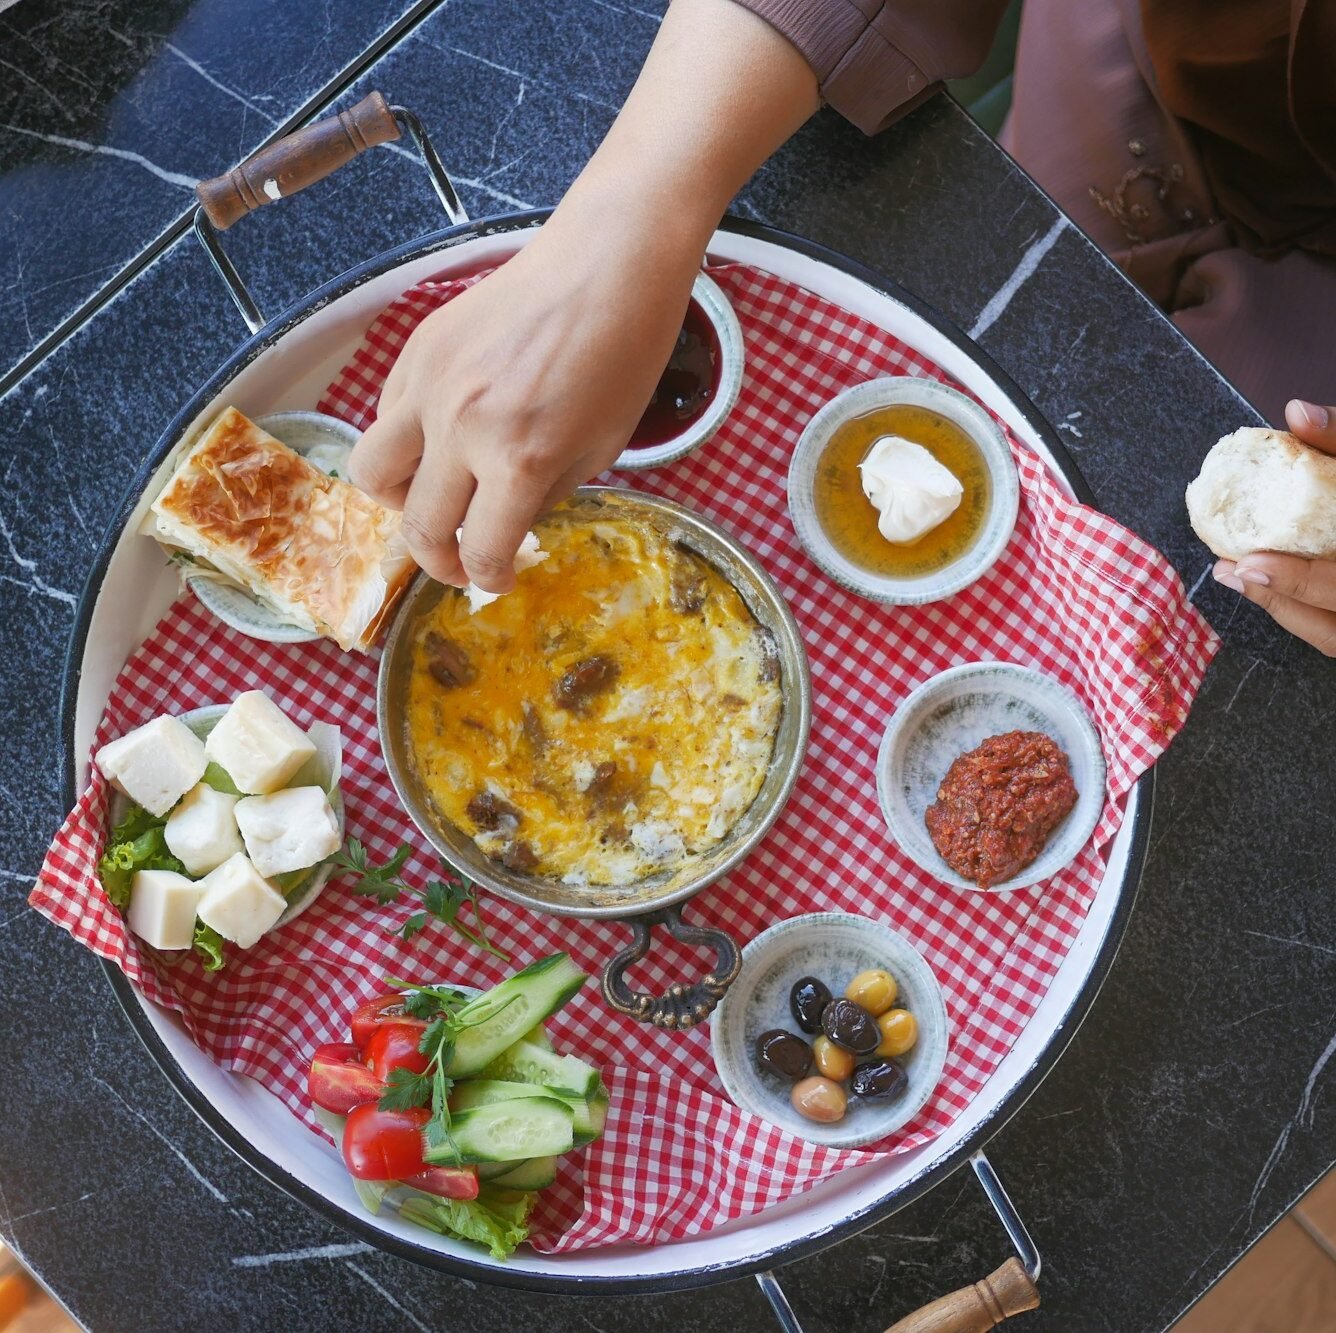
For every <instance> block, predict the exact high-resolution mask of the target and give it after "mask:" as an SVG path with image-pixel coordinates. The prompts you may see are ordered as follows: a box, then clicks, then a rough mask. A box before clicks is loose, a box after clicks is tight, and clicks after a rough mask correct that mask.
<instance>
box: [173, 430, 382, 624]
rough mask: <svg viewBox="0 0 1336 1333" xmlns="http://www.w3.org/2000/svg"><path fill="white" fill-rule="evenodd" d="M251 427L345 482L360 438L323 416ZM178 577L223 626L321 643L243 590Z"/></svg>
mask: <svg viewBox="0 0 1336 1333" xmlns="http://www.w3.org/2000/svg"><path fill="white" fill-rule="evenodd" d="M255 424H256V425H257V426H259V428H260V429H261V430H266V431H268V432H269V434H270V435H272V436H273V437H274V438H275V439H276V440H281V441H282V442H283V443H284V444H286V445H287V446H288V448H289V449H291V450H292V451H293V453H297V454H301V455H302V457H304V458H305V457H308V456H309V457H310V458H311V461H312V463H313V464H314V465H315V466H316V467H318V468H320V470H321V471H322V472H330V473H336V474H337V475H338V476H339V477H341V478H343V479H344V480H347V476H348V473H347V466H346V464H347V458H348V455H349V454H350V453H351V452H352V448H353V445H355V444H356V443H357V441H358V440H359V439H360V438H361V435H362V433H361V431H359V430H358V429H357V427H356V426H350V425H349V424H348V423H347V422H346V421H340V420H339V419H338V418H337V417H331V416H326V415H325V414H324V413H323V412H271V413H270V414H269V415H268V416H263V417H257V418H256V419H255ZM340 464H342V466H340ZM182 578H183V580H184V582H185V584H186V586H187V587H188V588H189V589H190V591H191V592H192V593H194V594H195V596H196V597H197V598H198V599H199V601H200V603H201V604H202V605H203V606H204V607H206V608H207V609H208V610H209V611H211V612H212V613H213V614H214V615H215V616H217V617H218V619H219V620H221V621H222V622H223V624H224V625H230V626H231V627H232V628H233V629H235V630H239V631H240V632H241V633H242V634H245V635H247V636H248V637H250V638H252V639H262V640H264V642H266V643H311V642H313V641H314V640H316V639H318V638H320V635H319V634H316V633H313V632H312V631H311V630H308V629H301V628H300V627H299V626H297V625H292V624H289V623H288V622H287V621H283V620H280V619H279V618H278V617H277V616H276V615H275V614H274V613H273V612H272V611H271V610H270V609H269V608H268V607H267V606H265V605H263V604H262V603H261V602H259V601H257V600H256V599H255V598H254V597H252V596H251V594H250V593H248V592H247V591H246V590H245V589H244V588H238V587H236V586H235V585H234V584H231V583H222V582H220V581H219V580H217V579H215V578H210V577H208V576H207V575H199V576H195V577H192V576H191V574H190V567H189V566H188V565H187V566H185V572H184V573H183V575H182Z"/></svg>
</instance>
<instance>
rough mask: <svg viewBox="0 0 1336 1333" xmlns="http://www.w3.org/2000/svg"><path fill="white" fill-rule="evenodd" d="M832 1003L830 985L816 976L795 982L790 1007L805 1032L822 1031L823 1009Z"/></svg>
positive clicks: (790, 995) (790, 993)
mask: <svg viewBox="0 0 1336 1333" xmlns="http://www.w3.org/2000/svg"><path fill="white" fill-rule="evenodd" d="M829 1003H830V987H829V986H827V985H826V983H825V982H824V981H818V980H817V979H816V978H815V977H803V978H801V979H800V980H798V981H795V982H794V983H793V989H792V990H791V991H790V992H789V1008H790V1009H792V1010H793V1017H794V1018H795V1019H796V1020H797V1023H798V1026H799V1027H800V1028H802V1030H803V1031H804V1032H812V1033H816V1032H820V1031H821V1011H822V1010H823V1009H825V1007H826V1006H827V1005H828V1004H829Z"/></svg>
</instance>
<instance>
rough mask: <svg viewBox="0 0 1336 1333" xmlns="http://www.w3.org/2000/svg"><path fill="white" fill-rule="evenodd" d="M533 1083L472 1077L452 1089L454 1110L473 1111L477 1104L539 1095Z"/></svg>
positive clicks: (451, 1102)
mask: <svg viewBox="0 0 1336 1333" xmlns="http://www.w3.org/2000/svg"><path fill="white" fill-rule="evenodd" d="M542 1095H543V1094H542V1093H540V1092H537V1091H536V1090H535V1088H534V1085H533V1084H532V1083H505V1082H502V1081H501V1080H499V1079H494V1078H471V1079H469V1080H468V1082H466V1083H456V1084H455V1086H454V1087H453V1088H452V1089H451V1090H450V1109H451V1110H452V1111H471V1110H473V1108H474V1107H475V1106H490V1105H491V1104H492V1103H493V1102H513V1101H518V1100H519V1098H521V1097H539V1096H542Z"/></svg>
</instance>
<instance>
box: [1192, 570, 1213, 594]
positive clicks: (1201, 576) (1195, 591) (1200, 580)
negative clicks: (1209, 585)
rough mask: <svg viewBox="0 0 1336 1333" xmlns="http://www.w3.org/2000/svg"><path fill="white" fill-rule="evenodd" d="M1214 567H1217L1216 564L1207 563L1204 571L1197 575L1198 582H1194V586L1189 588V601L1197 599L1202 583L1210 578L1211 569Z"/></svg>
mask: <svg viewBox="0 0 1336 1333" xmlns="http://www.w3.org/2000/svg"><path fill="white" fill-rule="evenodd" d="M1214 568H1215V566H1214V565H1207V566H1206V568H1205V569H1203V570H1202V572H1201V573H1200V574H1198V575H1197V581H1196V583H1194V584H1193V585H1192V587H1190V588H1189V589H1188V601H1190V602H1191V601H1194V600H1195V599H1196V596H1197V594H1198V593H1199V592H1200V591H1201V585H1202V584H1203V583H1205V582H1206V580H1207V579H1208V578H1210V576H1211V570H1213V569H1214Z"/></svg>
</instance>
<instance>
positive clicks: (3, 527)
mask: <svg viewBox="0 0 1336 1333" xmlns="http://www.w3.org/2000/svg"><path fill="white" fill-rule="evenodd" d="M0 537H3V538H4V539H5V544H6V545H7V546H8V547H9V555H10V558H11V559H12V560H13V561H14V563H15V564H16V565H17V566H18V567H19V569H21V570H22V571H23V572H24V573H25V574H27V575H28V578H27V579H26V580H25V579H18V578H15V577H14V576H13V575H12V574H0V581H3V582H5V583H17V584H18V586H19V587H20V588H26V589H27V590H28V591H29V592H36V593H41V595H42V596H43V597H50V598H53V599H54V600H55V601H57V602H64V603H65V605H66V606H68V607H69V608H70V610H71V611H73V610H74V607H75V597H74V594H73V593H72V592H66V591H65V589H64V588H57V587H54V586H53V585H52V584H50V583H48V582H47V581H46V580H45V579H44V578H42V576H41V575H40V574H38V572H37V561H36V560H30V559H28V558H27V557H25V556H21V555H20V554H19V552H18V547H17V546H15V545H14V535H13V533H11V532H10V530H9V524H8V523H6V522H5V518H4V515H3V514H0Z"/></svg>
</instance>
